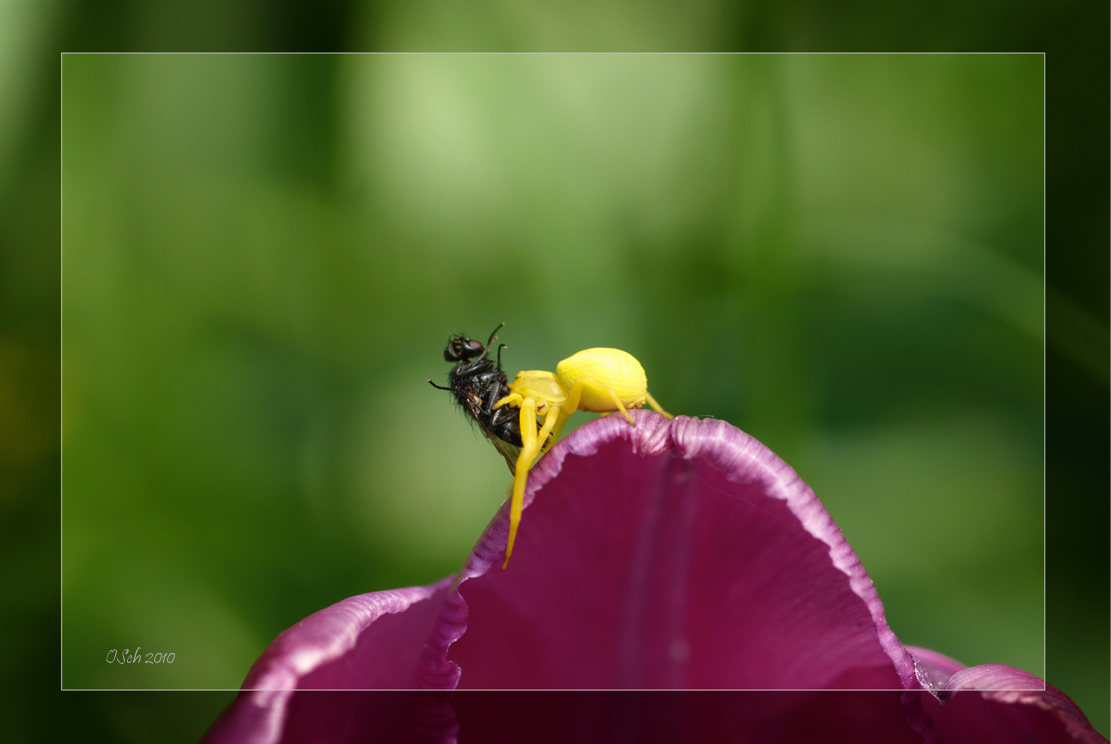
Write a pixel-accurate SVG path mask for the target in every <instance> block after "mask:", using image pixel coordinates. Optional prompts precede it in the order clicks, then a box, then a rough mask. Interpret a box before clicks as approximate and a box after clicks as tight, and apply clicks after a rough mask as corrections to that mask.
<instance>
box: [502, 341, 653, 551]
mask: <svg viewBox="0 0 1111 744" xmlns="http://www.w3.org/2000/svg"><path fill="white" fill-rule="evenodd" d="M509 390H510V393H509V395H507V396H505V397H504V398H502V399H501V400H499V401H498V402H497V403H495V404H494V408H495V409H496V408H501V407H502V406H514V407H516V408H519V409H520V410H521V413H520V423H521V452H520V454H519V455H518V456H517V467H516V472H515V473H514V476H513V497H512V501H511V502H510V505H509V541H508V543H507V544H506V547H505V563H503V564H502V568H503V569H504V568H505V567H506V566H508V565H509V557H510V556H511V555H512V554H513V542H514V541H515V540H516V538H517V527H518V526H519V525H520V523H521V511H522V509H523V508H524V499H525V485H526V484H527V483H528V471H529V468H530V467H531V466H532V461H533V460H535V459H536V456H537V455H539V454H540V451H541V450H542V449H544V448H545V447H546V444H550V443H551V442H554V441H555V440H556V439H557V438H558V437H559V432H560V430H561V429H562V428H563V424H564V423H565V422H566V421H567V417H568V416H570V415H571V414H572V413H574V412H575V411H599V412H603V413H610V412H613V411H620V412H621V414H622V415H623V416H624V417H625V418H626V419H627V420H628V421H629V424H630V425H632V426H636V422H635V421H634V420H633V417H632V416H631V415H630V414H629V409H630V408H640V407H641V406H643V405H644V404H645V403H646V402H647V403H648V405H650V406H651V407H652V408H653V409H655V410H656V411H659V412H660V413H662V414H663V415H664V416H667V417H668V418H671V414H669V413H668V412H667V411H665V410H664V409H662V408H660V405H659V403H657V402H656V399H655V398H653V397H652V396H651V395H650V394H649V393H648V379H647V377H645V374H644V368H643V367H641V366H640V362H638V361H637V360H636V358H635V357H633V355H632V354H629V353H628V352H625V351H621V350H620V349H586V350H585V351H580V352H579V353H578V354H574V355H572V356H569V357H567V358H566V359H564V360H563V361H562V362H560V363H559V364H557V365H556V371H555V373H554V374H553V373H551V372H542V371H538V370H529V371H524V372H518V373H517V377H515V378H514V380H513V384H512V385H510V386H509ZM537 417H542V418H543V422H544V423H543V424H542V425H541V426H540V429H539V431H538V430H537Z"/></svg>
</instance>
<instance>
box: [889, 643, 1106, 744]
mask: <svg viewBox="0 0 1111 744" xmlns="http://www.w3.org/2000/svg"><path fill="white" fill-rule="evenodd" d="M907 650H908V651H909V652H910V654H911V657H912V658H913V659H914V668H915V675H916V676H917V678H918V681H919V683H920V684H921V686H922V688H923V690H924V691H925V692H923V693H915V692H909V691H908V692H907V693H906V694H905V695H904V705H907V721H908V723H910V724H911V726H912V727H913V728H914V729H915V730H916V731H917V732H918V733H919V734H921V735H922V737H923V740H924V741H925V742H926V744H935V743H940V742H945V741H953V740H957V741H964V740H967V741H989V742H990V741H1011V740H1013V739H1012V738H1009V737H1011V736H1012V735H1014V736H1017V735H1019V733H1020V732H1033V731H1039V732H1042V733H1043V735H1044V736H1045V738H1044V739H1043V738H1038V739H1037V740H1038V741H1046V742H1049V741H1066V739H1065V738H1063V736H1062V735H1064V736H1067V737H1068V738H1067V741H1072V742H1083V743H1084V744H1096V743H1098V742H1107V739H1106V738H1105V737H1104V736H1103V735H1102V734H1100V733H1099V732H1098V731H1096V730H1095V729H1094V728H1093V727H1092V725H1091V723H1090V722H1089V721H1088V718H1087V717H1086V716H1085V715H1084V712H1083V711H1082V710H1081V709H1080V707H1079V706H1078V705H1077V704H1076V703H1075V702H1073V700H1072V698H1070V697H1069V696H1068V695H1066V694H1065V693H1063V692H1061V691H1060V690H1058V689H1057V688H1055V687H1054V686H1053V685H1050V684H1048V683H1047V682H1045V681H1044V680H1042V679H1040V678H1039V677H1037V676H1035V675H1033V674H1031V673H1030V672H1027V671H1024V670H1022V669H1017V668H1015V667H1012V666H1008V665H1006V664H981V665H979V666H973V667H966V666H964V665H963V664H961V663H960V662H959V661H956V660H955V659H952V658H950V657H948V656H945V655H944V654H940V653H938V652H937V651H932V650H930V649H923V648H917V647H908V649H907ZM925 693H929V695H926V694H925ZM957 731H977V732H978V733H976V734H970V735H966V736H965V737H964V738H963V739H962V738H958V737H959V735H958V733H957ZM1026 735H1027V736H1029V735H1030V734H1026ZM977 736H979V737H980V738H978V739H977V738H976V737H977Z"/></svg>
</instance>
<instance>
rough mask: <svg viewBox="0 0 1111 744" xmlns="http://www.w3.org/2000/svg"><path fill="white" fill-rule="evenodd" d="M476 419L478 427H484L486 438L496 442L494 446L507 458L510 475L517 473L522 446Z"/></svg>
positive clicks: (506, 462)
mask: <svg viewBox="0 0 1111 744" xmlns="http://www.w3.org/2000/svg"><path fill="white" fill-rule="evenodd" d="M475 421H476V422H478V428H480V429H482V433H483V434H484V435H485V436H486V438H487V439H489V440H490V441H491V442H493V443H494V448H495V449H497V451H498V452H500V453H501V456H502V457H504V458H505V464H506V465H508V466H509V473H510V475H517V455H519V454H520V453H521V448H520V447H518V446H516V445H513V444H510V443H509V442H507V441H505V440H504V439H502V438H500V437H498V436H496V435H495V434H494V433H493V432H492V431H490V430H489V429H487V428H486V427H485V426H483V425H482V422H480V421H478V419H475Z"/></svg>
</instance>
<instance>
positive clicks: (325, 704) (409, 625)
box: [205, 576, 465, 744]
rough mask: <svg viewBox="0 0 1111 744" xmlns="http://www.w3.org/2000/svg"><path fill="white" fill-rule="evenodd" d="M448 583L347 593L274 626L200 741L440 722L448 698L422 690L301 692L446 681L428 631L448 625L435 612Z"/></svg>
mask: <svg viewBox="0 0 1111 744" xmlns="http://www.w3.org/2000/svg"><path fill="white" fill-rule="evenodd" d="M453 581H454V577H451V576H449V577H447V578H445V579H443V580H441V581H439V582H437V583H435V584H433V585H431V586H427V587H412V588H409V589H396V590H391V591H384V592H374V593H371V594H362V595H359V596H356V597H351V598H349V599H345V600H343V601H342V602H338V603H336V604H334V605H332V606H331V607H327V608H325V609H323V610H320V611H319V612H316V613H314V614H312V615H310V616H309V617H307V618H305V619H304V620H302V621H301V622H299V623H297V624H296V625H294V626H293V627H291V628H289V629H288V630H286V631H283V632H282V633H281V634H280V635H279V636H278V637H277V638H276V639H275V640H274V642H273V643H272V644H271V645H270V647H269V648H267V649H266V651H264V652H263V654H262V656H260V657H259V658H258V660H257V661H256V662H255V663H254V665H253V666H252V667H251V671H250V672H249V673H248V674H247V679H246V680H245V681H244V683H243V691H242V692H241V693H240V694H239V696H238V697H237V698H236V700H235V702H234V703H232V705H231V706H230V707H229V708H228V710H227V711H225V713H224V715H222V716H221V717H220V719H219V720H218V721H217V722H216V724H214V725H213V727H212V729H210V730H209V732H208V734H207V736H206V737H205V741H206V742H250V743H251V744H269V743H270V742H278V741H299V740H301V739H300V738H299V737H298V736H297V735H295V732H297V731H301V730H307V731H312V732H315V733H314V734H313V736H309V737H307V738H308V739H309V740H319V736H320V735H321V731H331V732H332V734H333V735H331V736H325V737H324V738H326V739H328V740H330V741H342V740H345V739H344V738H343V736H342V734H343V732H344V731H350V730H351V728H352V726H356V729H355V730H359V731H373V730H375V729H378V728H382V729H384V730H390V731H392V730H396V729H397V728H398V726H401V725H405V726H408V727H421V726H424V727H429V726H431V727H434V728H435V727H441V728H442V727H444V726H446V727H448V728H450V727H451V725H452V720H453V715H448V713H450V711H451V709H450V705H449V704H448V702H447V701H446V699H443V700H440V699H438V698H436V697H435V696H434V695H431V696H430V694H427V693H426V694H424V695H411V694H407V693H396V694H387V695H382V696H379V697H378V699H377V700H376V701H375V702H376V704H375V705H373V706H366V705H364V704H363V702H362V701H363V698H361V697H360V696H359V695H358V694H352V693H334V692H330V693H326V694H325V693H320V692H314V693H307V692H304V691H307V690H363V689H397V690H408V689H412V688H440V689H444V688H449V689H450V688H451V687H454V686H455V683H456V681H457V680H458V668H456V667H454V665H451V664H450V663H445V662H444V661H443V660H442V657H443V653H444V650H445V649H446V648H447V643H449V642H450V641H448V640H444V641H443V645H442V646H441V647H437V645H436V638H437V637H438V635H437V633H438V632H442V628H445V627H451V626H450V623H445V618H446V619H450V618H451V617H452V613H451V611H450V609H449V607H448V605H449V601H448V599H449V595H451V594H454V592H453V591H452V589H451V586H452V583H453ZM464 622H465V621H464ZM445 709H446V711H447V712H445ZM333 727H334V728H333Z"/></svg>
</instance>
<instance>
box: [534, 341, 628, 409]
mask: <svg viewBox="0 0 1111 744" xmlns="http://www.w3.org/2000/svg"><path fill="white" fill-rule="evenodd" d="M556 377H558V378H559V381H560V383H561V384H562V385H563V387H564V388H565V389H567V390H571V389H573V388H574V387H575V383H576V382H577V381H579V380H580V379H583V381H584V382H586V383H589V384H586V385H583V386H582V396H581V398H580V399H579V406H578V407H579V410H581V411H613V410H615V406H614V400H613V395H612V393H616V394H617V397H618V398H619V399H620V400H621V403H622V404H623V405H624V406H625V407H626V408H640V407H641V406H643V405H644V400H645V397H646V395H647V394H648V378H647V377H646V376H645V374H644V367H641V366H640V362H638V361H637V360H636V358H635V357H634V356H633V355H632V354H629V353H628V352H625V351H621V350H620V349H586V350H584V351H580V352H579V353H577V354H573V355H571V356H569V357H567V358H566V359H564V360H563V361H562V362H560V363H559V364H557V365H556Z"/></svg>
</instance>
